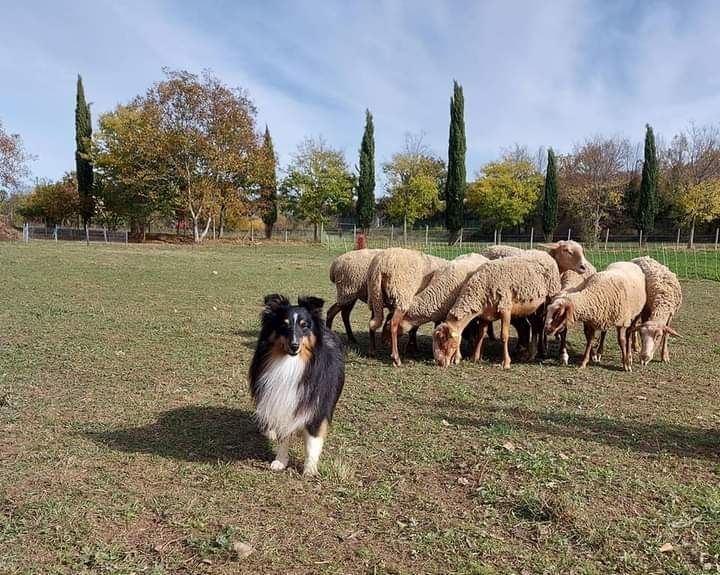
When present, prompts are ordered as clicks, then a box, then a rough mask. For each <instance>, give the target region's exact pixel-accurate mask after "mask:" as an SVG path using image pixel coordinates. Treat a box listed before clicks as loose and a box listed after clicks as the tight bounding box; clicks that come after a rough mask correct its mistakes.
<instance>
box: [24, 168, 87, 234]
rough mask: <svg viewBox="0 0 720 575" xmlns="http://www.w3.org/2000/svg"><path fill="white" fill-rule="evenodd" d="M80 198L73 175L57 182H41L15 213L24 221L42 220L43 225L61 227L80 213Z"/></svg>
mask: <svg viewBox="0 0 720 575" xmlns="http://www.w3.org/2000/svg"><path fill="white" fill-rule="evenodd" d="M80 203H81V202H80V196H79V195H78V185H77V180H76V178H75V174H74V173H68V174H65V176H63V178H62V179H61V180H58V181H57V182H43V183H41V184H38V185H37V186H35V188H34V189H33V191H32V192H31V193H30V194H29V195H28V196H26V197H25V198H23V201H22V203H21V204H20V206H18V209H17V212H18V214H20V215H21V216H23V217H25V218H26V219H42V220H43V221H44V222H45V225H46V226H48V227H53V226H55V225H62V224H63V223H65V222H66V221H67V220H70V219H71V218H74V217H76V216H77V215H78V214H79V213H80Z"/></svg>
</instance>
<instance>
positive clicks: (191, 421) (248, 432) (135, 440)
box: [86, 406, 272, 462]
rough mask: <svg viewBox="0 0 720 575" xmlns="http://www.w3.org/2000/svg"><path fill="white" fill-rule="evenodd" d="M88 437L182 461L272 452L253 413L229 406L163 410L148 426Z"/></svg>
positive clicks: (260, 456) (243, 457) (260, 457)
mask: <svg viewBox="0 0 720 575" xmlns="http://www.w3.org/2000/svg"><path fill="white" fill-rule="evenodd" d="M86 436H87V437H89V438H90V439H92V440H93V441H95V442H96V443H99V444H102V445H106V446H108V447H110V448H112V449H115V450H118V451H125V452H129V453H152V454H156V455H160V456H162V457H168V458H171V459H178V460H182V461H194V462H210V461H228V462H232V461H240V460H250V459H257V460H267V459H268V458H270V457H271V455H272V453H271V451H270V448H269V443H268V441H267V439H266V438H265V437H264V436H262V435H261V434H260V433H259V432H258V431H257V427H256V425H255V422H254V420H253V414H252V412H249V411H245V410H242V409H231V408H227V407H211V406H210V407H198V406H190V407H180V408H177V409H171V410H169V411H165V412H163V413H161V414H160V415H159V417H158V418H157V420H156V421H155V422H153V423H150V424H148V425H143V426H140V427H129V428H121V429H114V430H110V431H102V432H88V433H86Z"/></svg>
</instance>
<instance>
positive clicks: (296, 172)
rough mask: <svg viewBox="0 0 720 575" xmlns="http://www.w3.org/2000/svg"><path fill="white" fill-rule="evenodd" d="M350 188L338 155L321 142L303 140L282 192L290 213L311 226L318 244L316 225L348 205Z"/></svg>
mask: <svg viewBox="0 0 720 575" xmlns="http://www.w3.org/2000/svg"><path fill="white" fill-rule="evenodd" d="M354 185H355V178H354V177H353V176H352V174H351V173H350V170H349V169H348V166H347V163H346V162H345V158H344V157H343V154H342V152H341V151H339V150H334V149H332V148H330V147H329V146H328V145H327V144H326V143H325V141H324V140H323V139H322V138H318V139H315V140H313V139H310V138H307V139H305V140H304V141H303V142H302V143H301V144H300V145H299V146H298V151H297V153H296V154H295V157H294V158H293V160H292V162H291V163H290V165H289V166H288V168H287V176H286V177H285V179H284V180H283V183H282V191H283V196H284V199H285V202H286V204H287V205H288V207H289V208H290V209H291V210H292V211H293V213H294V214H295V215H296V216H297V217H299V218H300V219H303V220H306V221H308V222H310V223H312V224H313V228H314V238H315V241H318V239H319V233H318V232H319V226H320V224H321V223H326V222H327V221H328V218H329V217H330V216H332V215H334V214H336V213H338V211H340V210H341V209H343V208H344V207H346V206H348V205H350V204H351V203H352V190H353V187H354Z"/></svg>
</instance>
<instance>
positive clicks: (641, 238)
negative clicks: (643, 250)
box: [640, 230, 643, 247]
mask: <svg viewBox="0 0 720 575" xmlns="http://www.w3.org/2000/svg"><path fill="white" fill-rule="evenodd" d="M642 236H643V233H642V230H640V247H642V240H643V237H642Z"/></svg>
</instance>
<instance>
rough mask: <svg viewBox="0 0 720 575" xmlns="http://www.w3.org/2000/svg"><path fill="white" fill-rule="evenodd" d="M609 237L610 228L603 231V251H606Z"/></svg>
mask: <svg viewBox="0 0 720 575" xmlns="http://www.w3.org/2000/svg"><path fill="white" fill-rule="evenodd" d="M609 237H610V228H606V229H605V251H607V244H608V238H609Z"/></svg>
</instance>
